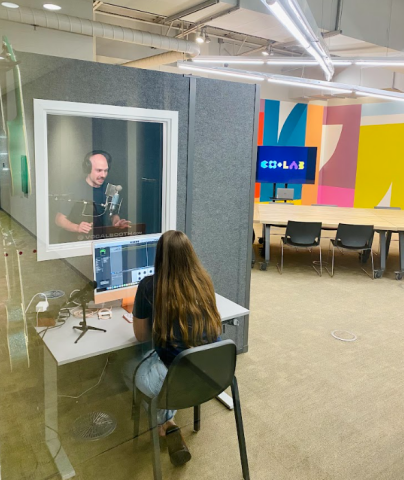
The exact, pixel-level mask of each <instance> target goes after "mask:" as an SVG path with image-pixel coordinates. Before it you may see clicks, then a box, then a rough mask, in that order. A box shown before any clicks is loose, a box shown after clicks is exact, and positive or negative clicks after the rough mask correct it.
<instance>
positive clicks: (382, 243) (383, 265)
mask: <svg viewBox="0 0 404 480" xmlns="http://www.w3.org/2000/svg"><path fill="white" fill-rule="evenodd" d="M379 238H380V269H379V270H375V278H382V276H383V272H384V271H385V270H386V257H387V238H386V232H385V231H383V230H380V231H379Z"/></svg>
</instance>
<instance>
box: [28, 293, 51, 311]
mask: <svg viewBox="0 0 404 480" xmlns="http://www.w3.org/2000/svg"><path fill="white" fill-rule="evenodd" d="M38 295H42V296H44V297H45V300H46V301H48V297H47V296H46V295H45V294H44V293H36V294H35V295H34V296H33V297H32V298H31V301H30V302H29V304H28V307H27V308H26V309H25V313H27V312H28V309H29V307H30V306H31V303H32V302H33V301H34V298H35V297H37V296H38Z"/></svg>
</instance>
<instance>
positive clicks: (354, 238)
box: [335, 223, 374, 248]
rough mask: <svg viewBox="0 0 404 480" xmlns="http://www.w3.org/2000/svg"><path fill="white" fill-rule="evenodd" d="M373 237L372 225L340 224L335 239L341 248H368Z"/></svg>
mask: <svg viewBox="0 0 404 480" xmlns="http://www.w3.org/2000/svg"><path fill="white" fill-rule="evenodd" d="M373 235H374V227H373V225H350V224H347V223H340V224H339V225H338V229H337V234H336V236H335V239H336V240H337V241H338V243H339V244H340V245H341V246H342V247H348V248H361V247H364V248H369V247H370V246H371V245H372V241H373Z"/></svg>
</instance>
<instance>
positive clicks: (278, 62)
mask: <svg viewBox="0 0 404 480" xmlns="http://www.w3.org/2000/svg"><path fill="white" fill-rule="evenodd" d="M266 64H267V65H318V63H317V62H316V61H315V60H292V59H290V60H288V59H285V60H278V59H273V60H267V62H266Z"/></svg>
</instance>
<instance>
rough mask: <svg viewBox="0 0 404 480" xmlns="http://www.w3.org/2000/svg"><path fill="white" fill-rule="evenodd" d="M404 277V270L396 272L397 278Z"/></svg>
mask: <svg viewBox="0 0 404 480" xmlns="http://www.w3.org/2000/svg"><path fill="white" fill-rule="evenodd" d="M402 279H403V272H396V280H402Z"/></svg>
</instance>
